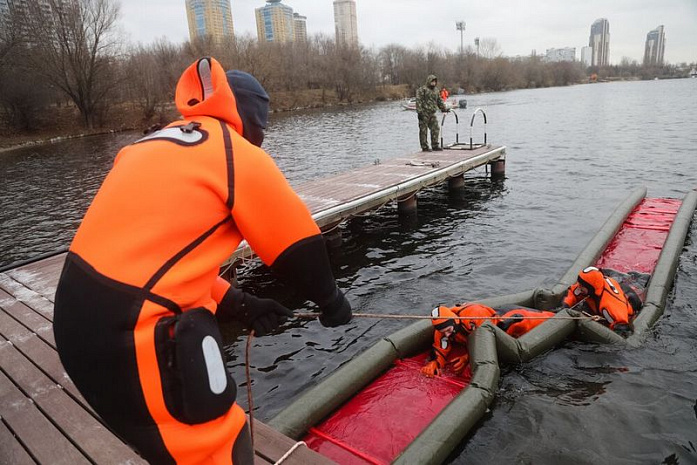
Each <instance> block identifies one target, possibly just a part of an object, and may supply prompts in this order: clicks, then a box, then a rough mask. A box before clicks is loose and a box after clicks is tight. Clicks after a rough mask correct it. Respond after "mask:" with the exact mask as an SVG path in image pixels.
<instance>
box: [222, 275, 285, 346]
mask: <svg viewBox="0 0 697 465" xmlns="http://www.w3.org/2000/svg"><path fill="white" fill-rule="evenodd" d="M221 312H222V313H221ZM218 313H220V315H219V318H220V317H222V318H225V317H229V318H232V319H234V320H237V321H239V322H241V323H242V324H244V325H245V326H247V327H248V328H251V329H253V330H254V333H255V334H256V335H257V336H265V335H266V334H269V333H270V332H272V331H274V330H275V329H276V328H278V327H279V326H280V325H282V324H283V323H285V322H286V321H287V320H288V318H289V317H292V316H293V312H291V311H290V310H289V309H287V308H286V307H284V306H283V305H281V304H279V303H278V302H276V301H275V300H273V299H260V298H259V297H255V296H253V295H252V294H248V293H246V292H242V291H240V290H239V289H236V288H234V287H231V288H230V290H229V291H228V292H227V293H226V294H225V297H224V298H223V300H222V302H220V306H219V307H218Z"/></svg>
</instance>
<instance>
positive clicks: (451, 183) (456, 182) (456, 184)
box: [448, 176, 465, 192]
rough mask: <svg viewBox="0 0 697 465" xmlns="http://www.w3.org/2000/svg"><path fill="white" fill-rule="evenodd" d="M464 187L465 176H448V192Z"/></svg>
mask: <svg viewBox="0 0 697 465" xmlns="http://www.w3.org/2000/svg"><path fill="white" fill-rule="evenodd" d="M464 187H465V177H464V176H455V177H454V178H448V190H449V191H450V192H456V191H459V190H461V189H462V188H464Z"/></svg>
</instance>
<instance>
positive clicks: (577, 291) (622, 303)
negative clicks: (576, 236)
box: [562, 266, 634, 329]
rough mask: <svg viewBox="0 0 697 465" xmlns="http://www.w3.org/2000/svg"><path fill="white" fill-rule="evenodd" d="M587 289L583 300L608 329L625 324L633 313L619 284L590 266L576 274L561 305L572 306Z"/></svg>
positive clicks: (580, 298) (581, 297)
mask: <svg viewBox="0 0 697 465" xmlns="http://www.w3.org/2000/svg"><path fill="white" fill-rule="evenodd" d="M583 289H586V290H587V291H588V298H587V299H586V301H585V304H586V306H587V308H588V309H589V310H590V312H591V313H592V314H594V315H600V316H602V317H603V318H605V320H606V321H607V322H608V324H609V326H610V329H615V328H616V326H617V325H622V326H627V325H629V321H630V319H631V318H632V316H633V315H634V308H633V307H632V304H631V303H630V300H629V299H628V298H627V295H626V294H625V292H624V290H623V289H622V287H621V285H620V284H619V283H618V282H617V281H616V280H615V279H613V278H609V277H606V276H605V275H603V273H602V271H600V270H599V269H598V268H596V267H594V266H590V267H588V268H586V269H584V270H583V271H581V272H580V273H579V275H578V281H577V282H576V283H574V284H573V285H571V286H570V287H569V289H568V291H567V292H566V295H565V296H564V298H563V300H562V306H563V307H573V306H574V305H576V304H577V303H578V302H580V301H581V300H582V299H583V298H584V297H585V294H584V292H583Z"/></svg>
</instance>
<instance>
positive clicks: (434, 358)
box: [421, 303, 554, 378]
mask: <svg viewBox="0 0 697 465" xmlns="http://www.w3.org/2000/svg"><path fill="white" fill-rule="evenodd" d="M530 316H534V317H540V316H542V317H547V318H552V317H553V316H554V313H553V312H545V311H538V310H533V309H530V308H523V307H515V306H513V307H505V308H500V309H497V310H495V309H493V308H491V307H487V306H486V305H482V304H477V303H466V304H463V305H459V306H456V307H452V308H449V307H444V306H440V307H436V308H434V309H433V311H432V312H431V317H432V318H431V323H432V324H433V329H434V331H433V347H432V351H431V355H430V357H429V360H428V362H427V363H426V365H424V367H423V368H421V373H422V374H423V375H425V376H427V377H429V378H432V377H434V376H438V375H439V374H440V373H441V371H442V370H443V369H444V368H445V366H446V365H447V364H450V365H451V369H452V371H453V372H454V373H455V374H461V373H462V372H463V370H464V369H465V367H466V366H467V364H468V362H469V355H468V354H467V353H466V352H465V354H463V355H460V356H455V357H453V358H452V359H449V356H450V353H451V351H452V350H453V344H458V345H461V346H462V347H464V348H465V349H466V348H467V337H468V336H469V335H470V334H472V332H473V331H474V330H475V329H477V328H478V327H479V326H481V325H482V324H483V323H484V322H485V321H491V322H493V323H494V324H496V325H497V326H498V327H499V328H501V329H502V330H504V331H505V332H506V333H507V334H509V335H511V336H513V337H519V336H522V335H523V334H525V333H527V332H528V331H530V330H531V329H532V328H534V327H536V326H538V325H539V324H541V323H543V322H544V321H546V320H545V319H541V318H535V319H526V317H530ZM456 317H459V318H465V319H455V318H456Z"/></svg>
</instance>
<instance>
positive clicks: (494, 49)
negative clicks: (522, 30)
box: [479, 37, 501, 59]
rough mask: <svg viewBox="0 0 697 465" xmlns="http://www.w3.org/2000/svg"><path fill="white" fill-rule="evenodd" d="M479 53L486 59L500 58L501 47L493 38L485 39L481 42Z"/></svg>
mask: <svg viewBox="0 0 697 465" xmlns="http://www.w3.org/2000/svg"><path fill="white" fill-rule="evenodd" d="M479 53H480V55H481V56H483V57H484V58H488V59H493V58H498V57H500V56H501V47H500V46H499V43H498V41H497V40H496V39H494V38H493V37H485V38H483V39H482V40H480V41H479Z"/></svg>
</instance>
